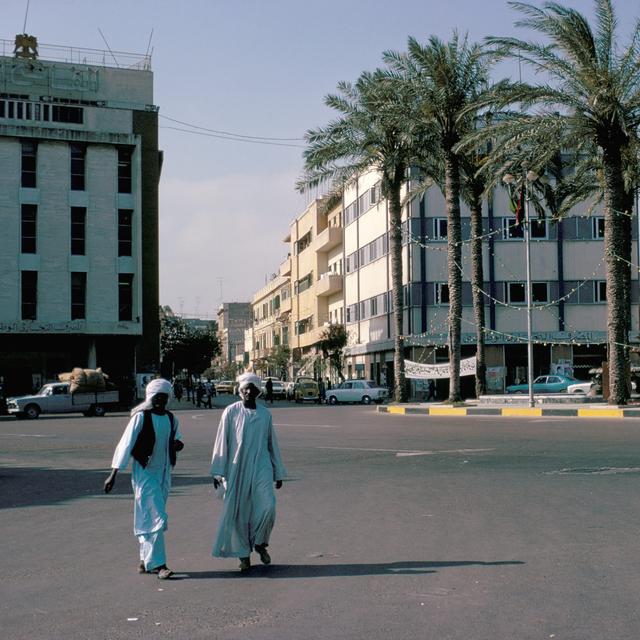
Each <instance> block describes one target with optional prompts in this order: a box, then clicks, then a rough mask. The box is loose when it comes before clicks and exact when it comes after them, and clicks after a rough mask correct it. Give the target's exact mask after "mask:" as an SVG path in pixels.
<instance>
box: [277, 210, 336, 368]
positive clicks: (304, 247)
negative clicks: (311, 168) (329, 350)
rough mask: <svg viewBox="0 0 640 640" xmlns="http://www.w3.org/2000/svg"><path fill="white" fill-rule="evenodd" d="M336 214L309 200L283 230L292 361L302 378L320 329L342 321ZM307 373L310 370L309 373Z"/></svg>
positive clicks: (313, 357)
mask: <svg viewBox="0 0 640 640" xmlns="http://www.w3.org/2000/svg"><path fill="white" fill-rule="evenodd" d="M342 231H343V230H342V208H341V207H340V206H336V207H333V208H330V207H328V200H314V201H313V202H312V203H311V204H310V205H309V206H308V207H307V209H306V210H305V211H304V213H302V215H300V216H299V217H298V218H296V219H295V220H294V221H293V222H292V223H291V224H290V225H289V235H288V236H287V238H285V242H289V243H290V247H291V251H290V256H291V257H290V260H291V283H292V284H291V289H292V292H291V339H290V346H291V348H292V350H293V361H294V362H295V363H301V364H302V369H303V370H304V371H305V372H307V370H308V369H309V367H310V366H311V364H312V363H313V362H314V361H315V359H316V358H315V356H316V355H317V354H318V349H317V344H318V342H320V340H321V339H322V336H323V334H324V332H325V330H326V327H327V326H328V325H329V324H331V323H332V322H343V321H344V303H343V279H344V255H343V247H342ZM312 371H313V369H311V372H312Z"/></svg>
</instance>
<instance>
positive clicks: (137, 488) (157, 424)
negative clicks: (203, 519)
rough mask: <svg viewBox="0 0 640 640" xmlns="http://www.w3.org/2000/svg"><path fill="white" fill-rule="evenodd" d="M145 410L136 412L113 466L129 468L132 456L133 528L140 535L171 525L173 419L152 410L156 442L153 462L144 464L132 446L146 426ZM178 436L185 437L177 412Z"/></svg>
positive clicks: (123, 436) (115, 455)
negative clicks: (169, 510)
mask: <svg viewBox="0 0 640 640" xmlns="http://www.w3.org/2000/svg"><path fill="white" fill-rule="evenodd" d="M143 419H144V414H143V412H142V411H139V412H137V413H135V414H134V415H133V417H132V418H131V420H129V424H128V425H127V427H126V429H125V430H124V433H123V434H122V438H120V442H119V443H118V446H117V447H116V450H115V453H114V454H113V460H112V462H111V468H112V469H126V468H127V466H128V464H129V460H130V459H131V460H132V473H131V486H132V487H133V496H134V508H133V532H134V534H135V535H136V536H139V535H143V534H150V533H155V532H156V531H165V530H166V529H167V522H168V518H167V512H166V504H167V498H168V496H169V490H170V489H171V462H170V459H169V437H170V435H171V421H170V420H169V416H168V415H167V414H166V413H165V414H164V415H162V416H160V415H156V414H155V413H152V414H151V419H152V422H153V430H154V432H155V434H156V442H155V445H154V447H153V452H152V454H151V457H150V458H149V463H148V464H147V466H146V467H143V466H142V465H141V464H140V463H139V462H138V461H137V460H135V459H134V458H132V457H131V450H132V449H133V446H134V445H135V443H136V439H137V437H138V434H139V433H140V431H141V429H142V423H143ZM173 420H174V423H175V430H176V434H175V438H176V440H180V439H181V435H180V429H179V425H178V418H176V417H175V415H174V416H173Z"/></svg>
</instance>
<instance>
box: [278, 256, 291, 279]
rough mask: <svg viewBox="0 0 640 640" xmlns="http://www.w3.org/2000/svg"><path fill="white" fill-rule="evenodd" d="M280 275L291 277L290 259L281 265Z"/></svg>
mask: <svg viewBox="0 0 640 640" xmlns="http://www.w3.org/2000/svg"><path fill="white" fill-rule="evenodd" d="M280 275H281V276H283V277H284V276H288V275H291V258H287V259H286V260H285V261H284V262H283V263H282V264H281V265H280Z"/></svg>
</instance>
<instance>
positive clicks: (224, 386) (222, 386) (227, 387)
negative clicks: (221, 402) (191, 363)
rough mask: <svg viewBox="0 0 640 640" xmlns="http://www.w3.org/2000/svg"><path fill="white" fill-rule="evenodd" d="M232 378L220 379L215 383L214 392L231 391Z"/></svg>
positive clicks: (232, 385)
mask: <svg viewBox="0 0 640 640" xmlns="http://www.w3.org/2000/svg"><path fill="white" fill-rule="evenodd" d="M233 387H234V382H233V380H220V381H219V382H218V383H217V384H216V393H233Z"/></svg>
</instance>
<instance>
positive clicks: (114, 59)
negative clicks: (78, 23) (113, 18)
mask: <svg viewBox="0 0 640 640" xmlns="http://www.w3.org/2000/svg"><path fill="white" fill-rule="evenodd" d="M98 31H99V32H100V35H101V36H102V39H103V40H104V43H105V44H106V45H107V50H108V51H109V53H110V54H111V57H112V58H113V61H114V62H115V63H116V67H120V65H119V64H118V61H117V60H116V57H115V56H114V55H113V51H111V47H110V46H109V43H108V42H107V39H106V38H105V37H104V33H102V31H101V29H100V27H98Z"/></svg>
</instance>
